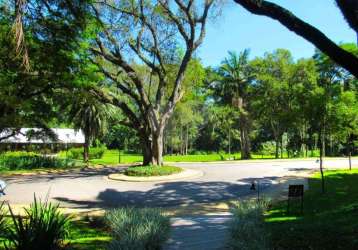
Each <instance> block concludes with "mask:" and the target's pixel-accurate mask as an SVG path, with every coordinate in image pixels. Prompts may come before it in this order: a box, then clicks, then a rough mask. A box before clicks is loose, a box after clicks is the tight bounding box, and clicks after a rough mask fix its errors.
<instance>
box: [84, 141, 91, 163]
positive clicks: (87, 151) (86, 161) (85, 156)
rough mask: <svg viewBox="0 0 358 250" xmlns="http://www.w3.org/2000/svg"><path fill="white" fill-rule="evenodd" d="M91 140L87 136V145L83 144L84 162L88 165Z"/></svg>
mask: <svg viewBox="0 0 358 250" xmlns="http://www.w3.org/2000/svg"><path fill="white" fill-rule="evenodd" d="M89 144H90V142H89V138H88V136H85V144H83V161H84V162H85V163H88V161H89Z"/></svg>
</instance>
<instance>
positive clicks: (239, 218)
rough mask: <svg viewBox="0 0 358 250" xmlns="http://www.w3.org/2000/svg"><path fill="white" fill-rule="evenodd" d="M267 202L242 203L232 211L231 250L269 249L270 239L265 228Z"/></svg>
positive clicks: (237, 204)
mask: <svg viewBox="0 0 358 250" xmlns="http://www.w3.org/2000/svg"><path fill="white" fill-rule="evenodd" d="M267 205H268V203H267V201H262V200H261V201H256V200H249V201H240V202H236V203H235V204H234V207H233V208H232V209H231V212H232V214H233V220H232V222H231V225H230V229H229V230H230V240H229V246H230V248H231V249H238V250H239V249H240V250H252V249H257V250H264V249H268V237H267V232H266V230H265V227H264V211H265V210H266V209H267Z"/></svg>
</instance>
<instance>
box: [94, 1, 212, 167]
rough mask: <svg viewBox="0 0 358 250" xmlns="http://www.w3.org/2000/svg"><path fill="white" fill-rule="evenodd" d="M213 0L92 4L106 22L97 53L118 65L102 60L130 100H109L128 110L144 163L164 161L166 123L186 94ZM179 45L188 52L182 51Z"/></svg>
mask: <svg viewBox="0 0 358 250" xmlns="http://www.w3.org/2000/svg"><path fill="white" fill-rule="evenodd" d="M213 3H214V0H205V1H195V0H189V1H182V0H175V1H167V0H157V1H144V0H136V1H129V0H128V1H118V2H108V1H103V2H99V3H97V4H96V5H95V6H94V8H93V11H94V13H95V16H96V18H97V21H98V22H99V23H100V24H101V26H102V30H101V32H99V34H98V37H97V39H96V48H94V49H93V53H94V54H95V55H96V56H98V57H100V58H101V60H104V61H106V62H107V63H110V64H111V65H112V66H113V67H112V68H114V69H115V72H113V71H109V70H108V69H107V68H105V67H102V65H99V66H100V68H101V70H102V72H103V73H104V75H105V76H106V77H107V78H108V79H109V80H111V81H112V82H113V83H114V84H115V85H116V86H117V87H118V89H119V90H120V91H121V93H122V94H123V95H125V96H126V97H127V102H125V101H123V100H120V99H118V98H115V97H113V96H112V100H109V101H110V102H112V103H113V104H114V105H117V106H118V107H120V108H121V109H122V111H123V113H124V114H126V115H127V117H128V120H127V121H124V123H125V124H127V125H129V126H131V127H133V128H134V129H136V130H137V131H138V135H139V136H140V138H141V140H142V145H143V154H144V161H143V164H149V163H151V164H153V165H162V163H163V158H162V154H163V135H164V128H165V126H166V124H167V122H168V119H169V118H170V117H171V115H172V113H173V111H174V108H175V105H176V104H177V103H178V102H179V101H180V100H181V98H182V96H183V95H184V92H183V88H182V83H183V81H184V79H185V73H186V71H187V68H188V65H189V63H190V61H191V59H192V57H193V55H194V52H195V51H196V50H197V48H198V47H199V46H200V45H201V43H202V42H203V39H204V36H205V30H206V22H207V19H208V16H209V10H210V9H211V7H212V6H213ZM180 46H184V51H183V53H181V54H179V55H178V53H177V52H178V48H179V47H180ZM135 62H140V64H141V65H142V66H143V65H144V66H145V67H146V69H147V72H150V74H149V75H148V74H147V76H146V77H143V75H141V74H140V72H139V71H138V68H136V67H135V64H136V63H135ZM118 75H121V77H118ZM113 98H114V99H116V100H114V99H113ZM128 102H130V103H131V105H128Z"/></svg>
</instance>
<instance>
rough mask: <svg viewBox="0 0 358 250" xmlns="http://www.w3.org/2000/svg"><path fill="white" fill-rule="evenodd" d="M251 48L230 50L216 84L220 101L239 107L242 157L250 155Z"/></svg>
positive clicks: (247, 157) (219, 70)
mask: <svg viewBox="0 0 358 250" xmlns="http://www.w3.org/2000/svg"><path fill="white" fill-rule="evenodd" d="M248 56H249V50H244V51H243V52H241V53H240V54H236V53H235V52H229V56H228V57H227V58H225V59H224V61H223V62H222V63H221V65H220V67H219V69H218V75H219V76H220V77H219V79H217V83H216V84H214V89H215V92H216V93H215V94H216V96H217V97H218V101H219V102H221V103H224V104H226V105H230V106H232V107H234V108H235V109H237V111H238V114H239V127H240V143H241V159H249V158H250V157H251V156H250V147H251V146H250V127H251V121H250V119H251V118H250V114H249V112H250V111H249V87H250V84H251V83H252V81H253V74H252V70H251V69H250V66H249V60H248Z"/></svg>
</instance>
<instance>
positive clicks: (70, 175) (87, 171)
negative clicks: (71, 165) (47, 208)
mask: <svg viewBox="0 0 358 250" xmlns="http://www.w3.org/2000/svg"><path fill="white" fill-rule="evenodd" d="M127 167H128V166H122V165H121V166H110V167H101V168H97V169H96V168H81V169H71V170H66V171H64V172H55V173H45V174H33V175H11V176H5V177H2V179H3V180H5V181H6V182H8V183H9V184H22V183H36V182H39V181H42V182H43V181H48V182H49V181H52V180H56V179H78V178H89V177H96V176H98V177H101V176H108V175H109V174H113V173H118V172H121V171H123V170H124V169H126V168H127Z"/></svg>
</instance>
